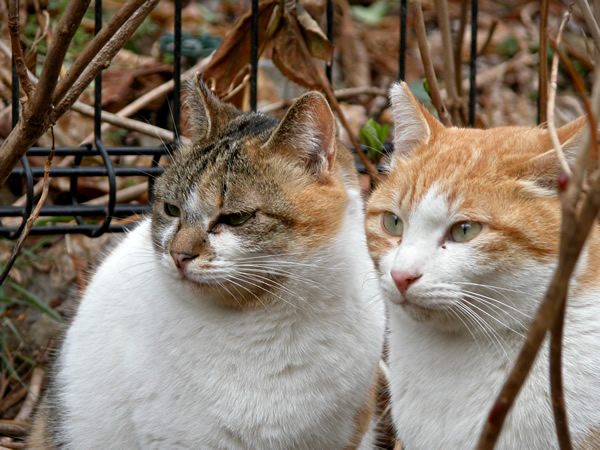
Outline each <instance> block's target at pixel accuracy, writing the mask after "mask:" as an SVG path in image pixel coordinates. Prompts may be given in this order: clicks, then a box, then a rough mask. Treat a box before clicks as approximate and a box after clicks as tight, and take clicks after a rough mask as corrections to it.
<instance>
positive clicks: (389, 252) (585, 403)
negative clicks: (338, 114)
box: [366, 83, 600, 450]
mask: <svg viewBox="0 0 600 450" xmlns="http://www.w3.org/2000/svg"><path fill="white" fill-rule="evenodd" d="M391 103H392V112H393V116H394V122H395V138H394V139H395V141H394V148H395V151H394V153H393V155H392V157H391V160H390V168H389V174H388V175H387V177H386V179H385V180H384V181H383V182H382V183H381V184H380V185H379V186H378V187H377V189H376V190H375V191H374V192H373V194H372V196H371V198H370V200H369V203H368V206H367V213H366V230H367V241H368V245H369V251H370V254H371V256H372V257H373V259H374V262H375V266H376V269H377V272H378V274H379V278H380V282H381V285H382V290H383V295H384V297H385V299H386V300H387V301H386V303H387V305H388V309H389V315H390V317H389V328H390V336H389V366H390V389H391V395H392V417H393V420H394V424H395V427H396V431H397V433H398V437H399V439H400V440H401V441H402V442H403V443H404V444H405V445H406V447H407V448H408V449H410V450H420V449H423V450H431V449H442V448H443V449H469V448H474V447H475V445H476V443H477V441H478V439H479V437H480V434H481V432H482V429H483V424H484V423H485V421H486V419H487V415H488V412H489V411H490V409H491V408H492V405H493V403H494V402H495V399H496V396H497V395H498V393H499V391H500V388H501V386H502V384H503V383H504V380H505V379H506V377H507V375H508V373H509V371H510V369H511V368H512V365H513V362H514V360H515V358H516V356H517V354H518V352H519V350H520V348H521V346H522V343H523V341H524V335H525V334H526V333H527V330H528V327H529V324H530V323H531V320H532V317H533V316H534V314H535V312H536V310H537V307H538V305H539V303H540V301H541V300H542V298H543V296H544V294H545V291H546V287H547V286H548V284H549V281H550V279H551V277H552V275H553V272H554V269H555V267H556V263H557V255H558V239H559V228H560V205H559V199H558V194H557V186H556V180H557V178H558V175H559V174H560V166H559V163H558V160H557V158H556V155H555V152H554V150H552V148H553V147H552V144H551V142H550V138H549V136H548V132H547V131H546V130H544V129H542V128H525V127H504V128H496V129H490V130H476V129H459V128H445V127H444V126H443V125H442V124H441V123H440V122H439V121H437V119H435V118H434V117H433V116H432V115H431V114H430V113H429V112H427V110H425V109H424V108H423V107H422V106H421V105H420V104H419V103H418V102H417V101H416V100H415V98H414V97H413V96H412V95H411V93H410V91H409V90H408V87H407V85H406V84H404V83H402V84H397V85H395V86H394V87H393V88H392V90H391ZM584 124H585V121H584V119H583V118H580V119H578V120H576V121H574V122H572V123H570V124H568V125H565V126H564V127H562V128H560V129H559V131H558V133H559V137H560V140H561V142H563V143H564V147H565V148H564V150H565V152H566V155H567V156H568V157H569V156H570V157H573V156H574V153H575V152H576V151H577V150H578V148H579V146H580V144H581V141H582V138H581V136H582V135H583V134H584V133H583V128H584ZM599 258H600V233H599V230H598V227H595V228H594V229H593V231H592V233H591V235H590V237H589V240H588V244H587V246H586V247H585V250H584V253H583V254H582V256H581V258H580V262H579V263H578V266H577V269H576V272H575V274H574V277H573V279H572V282H571V288H570V291H569V298H568V308H567V321H566V324H565V337H564V356H563V364H564V368H563V374H564V386H565V397H566V405H567V411H568V416H569V420H570V428H571V434H572V438H573V441H574V442H575V444H576V445H578V446H579V447H580V448H588V449H589V448H600V434H599V431H600V407H599V406H600V259H599ZM548 373H549V370H548V351H547V346H545V347H544V350H543V351H542V352H541V354H540V356H539V357H538V359H537V362H536V364H535V365H534V367H533V369H532V371H531V373H530V375H529V378H528V380H527V382H526V384H525V386H524V388H523V390H522V391H521V393H520V395H519V397H518V398H517V401H516V403H515V405H514V406H513V409H512V412H511V413H510V415H509V416H508V418H507V421H506V422H505V425H504V429H503V433H502V435H501V436H500V439H499V442H498V447H497V448H501V449H511V450H515V449H528V450H530V449H551V448H556V447H557V446H558V442H557V438H556V433H555V427H554V421H553V415H552V404H551V400H550V393H549V391H550V388H549V375H548Z"/></svg>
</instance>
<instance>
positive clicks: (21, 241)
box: [0, 128, 55, 285]
mask: <svg viewBox="0 0 600 450" xmlns="http://www.w3.org/2000/svg"><path fill="white" fill-rule="evenodd" d="M50 131H52V128H51V129H50ZM54 150H55V149H54V133H53V132H52V149H51V150H50V153H49V154H48V158H47V159H46V164H44V179H43V181H44V185H43V189H42V196H41V197H40V199H39V200H38V202H37V205H35V208H34V209H33V211H32V212H31V215H30V216H29V217H28V218H27V223H26V224H25V228H24V229H23V231H22V232H21V236H19V240H18V241H17V243H16V244H15V246H14V247H13V249H12V252H11V254H10V258H9V259H8V261H7V262H6V264H5V266H4V269H3V270H2V274H0V285H2V283H4V280H5V279H6V277H7V276H8V272H10V269H11V268H12V266H13V264H14V263H15V261H16V259H17V256H18V255H19V252H20V251H21V248H23V244H25V239H27V236H28V235H29V232H30V231H31V227H33V224H34V222H35V221H36V220H37V218H38V217H39V215H40V210H41V209H42V206H43V205H44V202H45V201H46V197H47V196H48V190H49V188H50V167H52V158H54Z"/></svg>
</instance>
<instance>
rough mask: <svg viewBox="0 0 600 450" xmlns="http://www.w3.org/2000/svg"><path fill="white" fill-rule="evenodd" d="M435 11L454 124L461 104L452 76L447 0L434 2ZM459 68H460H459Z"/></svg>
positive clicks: (452, 63) (457, 118)
mask: <svg viewBox="0 0 600 450" xmlns="http://www.w3.org/2000/svg"><path fill="white" fill-rule="evenodd" d="M434 4H435V10H436V13H437V15H438V25H439V27H440V31H441V33H442V58H443V59H444V82H445V85H446V92H447V93H448V98H447V101H448V105H449V108H450V113H451V115H452V119H453V121H454V122H455V123H457V124H458V123H460V122H459V121H460V118H461V117H462V116H461V113H460V110H461V109H462V108H463V106H464V105H463V102H462V100H461V98H460V97H459V96H458V92H457V89H456V84H455V78H454V74H455V72H456V69H455V67H454V59H453V55H452V36H451V35H450V16H449V15H448V2H447V0H434ZM459 68H460V66H459Z"/></svg>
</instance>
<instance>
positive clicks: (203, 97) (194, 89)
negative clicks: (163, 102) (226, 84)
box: [186, 72, 240, 139]
mask: <svg viewBox="0 0 600 450" xmlns="http://www.w3.org/2000/svg"><path fill="white" fill-rule="evenodd" d="M186 106H187V108H188V111H189V116H190V119H189V120H190V125H191V129H192V132H193V133H194V136H191V137H192V139H209V138H211V137H213V136H215V135H216V134H218V133H219V131H220V130H222V128H223V127H224V126H225V124H227V123H228V122H229V121H230V120H231V119H233V118H234V117H235V116H237V115H238V114H240V112H239V111H238V110H237V109H236V108H235V107H234V106H233V105H230V104H229V103H224V102H222V101H221V100H219V99H218V98H217V96H216V95H215V94H213V92H212V91H211V90H210V89H209V88H208V86H206V85H205V84H204V82H203V81H202V74H201V73H200V72H198V73H196V74H195V75H193V76H192V77H191V78H190V79H189V80H188V82H187V97H186Z"/></svg>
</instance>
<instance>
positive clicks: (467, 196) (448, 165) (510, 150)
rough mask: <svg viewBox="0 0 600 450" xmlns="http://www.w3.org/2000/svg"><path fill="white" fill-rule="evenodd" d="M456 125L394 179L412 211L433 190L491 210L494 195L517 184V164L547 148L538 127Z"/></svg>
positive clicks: (397, 194)
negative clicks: (462, 127) (473, 127)
mask: <svg viewBox="0 0 600 450" xmlns="http://www.w3.org/2000/svg"><path fill="white" fill-rule="evenodd" d="M490 131H491V130H471V129H458V128H451V129H447V130H445V132H444V133H442V135H441V136H437V137H436V139H435V140H434V141H432V142H429V143H428V144H427V145H425V146H423V147H422V148H420V149H419V150H417V151H415V153H414V154H413V155H412V156H411V157H409V158H408V159H405V160H403V161H401V162H400V164H398V165H397V167H396V168H395V169H394V170H393V171H392V173H391V174H390V175H389V177H388V183H389V185H391V186H393V189H392V192H394V198H393V201H394V203H395V204H396V205H397V206H398V207H402V208H403V209H404V210H412V209H413V208H414V207H415V206H416V205H417V204H419V203H420V202H421V201H422V200H423V199H424V198H425V197H426V196H427V195H428V193H429V192H433V191H435V192H438V193H443V194H444V196H445V198H446V201H447V202H448V203H449V204H450V205H454V206H461V207H462V208H471V207H473V208H475V209H477V208H480V207H484V209H489V208H490V207H491V206H492V205H487V206H486V202H489V201H490V200H489V199H493V198H495V197H497V195H498V193H499V192H501V191H504V190H509V191H510V190H511V186H512V187H513V188H517V185H516V184H515V183H514V182H513V181H514V173H513V172H512V171H513V170H514V167H515V166H517V165H519V164H520V163H522V162H524V161H526V160H528V159H529V158H531V157H532V156H533V155H537V154H541V153H542V152H543V151H544V149H545V150H547V148H546V146H547V145H548V144H547V142H546V141H545V140H543V139H540V136H541V132H540V130H538V129H523V128H517V127H510V128H509V127H506V128H502V129H496V130H494V132H490Z"/></svg>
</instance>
